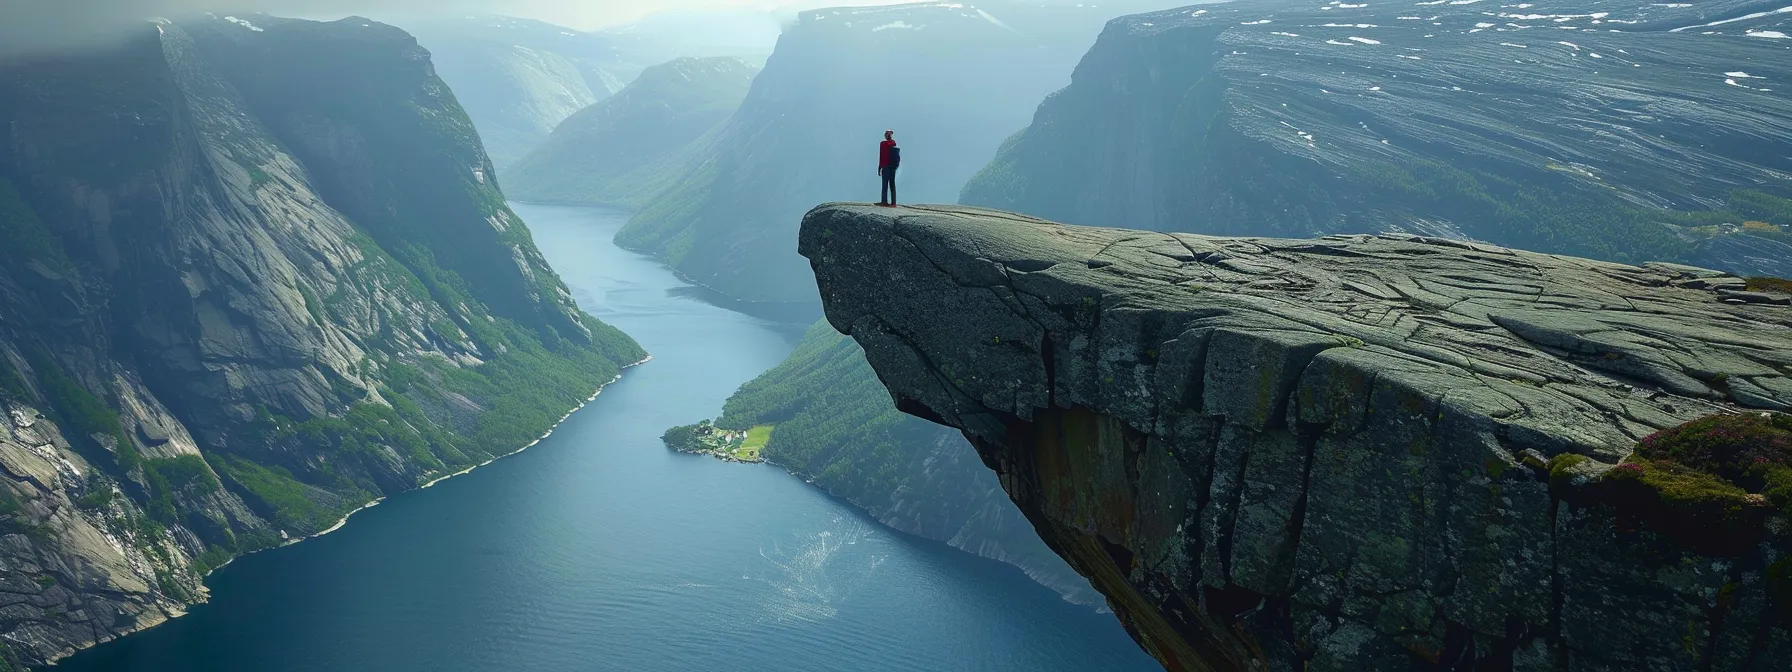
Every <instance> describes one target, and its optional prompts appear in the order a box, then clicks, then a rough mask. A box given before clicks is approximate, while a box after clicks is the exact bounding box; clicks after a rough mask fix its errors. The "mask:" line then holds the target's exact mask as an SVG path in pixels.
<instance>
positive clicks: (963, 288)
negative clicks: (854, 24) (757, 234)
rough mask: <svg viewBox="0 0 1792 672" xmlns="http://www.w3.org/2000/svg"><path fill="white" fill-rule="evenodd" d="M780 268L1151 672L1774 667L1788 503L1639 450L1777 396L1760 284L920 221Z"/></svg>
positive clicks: (857, 222) (1785, 398) (824, 218)
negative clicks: (995, 486) (1082, 581)
mask: <svg viewBox="0 0 1792 672" xmlns="http://www.w3.org/2000/svg"><path fill="white" fill-rule="evenodd" d="M801 252H802V254H803V255H804V256H806V257H808V258H809V259H810V261H811V263H812V265H813V268H814V270H815V274H816V278H817V280H818V281H819V284H820V289H821V294H822V299H823V303H824V305H825V307H826V309H827V314H828V320H829V321H830V323H831V324H832V325H833V326H834V327H835V328H836V329H838V330H840V331H842V332H845V333H848V334H850V335H851V336H852V337H853V338H854V339H855V340H856V341H858V342H859V343H860V344H861V345H862V346H863V347H864V350H865V354H866V358H867V359H868V360H869V362H870V364H871V366H872V368H873V369H875V370H876V371H877V374H878V376H879V378H880V379H881V380H882V381H883V382H884V384H885V385H886V386H887V387H888V388H889V390H890V392H891V393H892V395H893V396H895V398H896V399H897V403H898V407H899V408H901V409H903V410H905V411H907V412H909V413H912V414H915V415H919V416H921V417H924V418H928V419H930V420H933V421H935V422H938V423H941V424H945V425H948V426H952V427H956V428H958V429H960V430H962V431H963V433H964V434H965V436H966V437H967V438H969V439H970V440H971V442H972V444H973V445H975V446H976V447H977V449H978V451H979V453H980V454H981V455H982V457H983V459H984V461H985V463H986V464H988V465H989V466H990V467H991V468H992V469H994V470H995V471H996V473H997V474H998V475H999V476H1000V478H1001V482H1002V485H1003V487H1004V488H1005V489H1006V490H1007V491H1008V493H1009V494H1010V496H1012V497H1013V499H1014V500H1015V502H1016V503H1017V504H1018V505H1019V506H1020V508H1021V510H1022V511H1023V512H1024V513H1025V514H1026V515H1027V517H1028V518H1029V519H1030V520H1032V522H1033V523H1034V525H1035V526H1036V527H1037V529H1038V530H1039V532H1040V534H1041V536H1042V537H1043V538H1044V539H1045V541H1046V542H1047V543H1048V544H1050V545H1051V546H1052V547H1053V549H1054V550H1056V551H1057V552H1058V553H1059V554H1060V555H1062V556H1064V557H1065V559H1066V560H1068V561H1069V562H1070V564H1071V565H1072V566H1073V567H1075V568H1076V569H1077V570H1078V571H1079V572H1081V573H1083V574H1084V575H1085V576H1088V577H1089V578H1090V579H1091V580H1092V581H1093V582H1094V584H1095V585H1096V587H1097V588H1098V589H1100V590H1101V591H1102V592H1104V593H1105V594H1106V595H1107V596H1108V599H1109V602H1110V604H1111V605H1112V606H1113V607H1114V609H1115V611H1116V612H1117V613H1118V614H1119V615H1120V617H1121V619H1122V620H1123V622H1124V623H1125V624H1126V625H1127V627H1128V628H1129V629H1130V630H1131V632H1132V633H1133V634H1134V636H1135V638H1137V639H1138V641H1139V642H1140V644H1141V645H1142V646H1144V647H1145V648H1146V649H1147V650H1149V651H1151V652H1152V653H1153V654H1154V655H1156V656H1157V657H1158V658H1159V660H1161V661H1163V662H1164V663H1165V665H1166V666H1167V667H1169V668H1171V669H1177V670H1203V669H1213V670H1232V669H1315V670H1384V669H1386V670H1394V669H1400V670H1404V669H1429V668H1436V669H1446V668H1447V669H1478V668H1476V666H1487V667H1491V668H1493V669H1500V668H1515V669H1534V670H1549V669H1558V670H1566V669H1576V670H1634V669H1663V670H1693V669H1726V670H1731V669H1734V670H1744V669H1750V670H1753V669H1758V670H1767V669H1777V668H1778V667H1780V666H1782V665H1783V662H1784V661H1785V660H1787V659H1788V656H1792V634H1789V632H1788V625H1789V624H1788V621H1787V620H1786V617H1787V614H1789V613H1792V611H1789V609H1792V602H1788V600H1789V599H1792V598H1788V595H1789V594H1792V593H1788V592H1787V591H1788V586H1792V584H1789V583H1787V582H1788V580H1789V579H1788V577H1789V576H1792V574H1788V569H1787V568H1788V567H1792V564H1789V562H1788V557H1789V556H1788V552H1789V551H1792V541H1789V540H1788V538H1787V534H1786V529H1787V527H1786V526H1787V520H1786V513H1785V511H1786V509H1785V505H1786V503H1787V502H1788V501H1792V499H1789V498H1788V495H1792V493H1788V492H1784V491H1781V490H1778V489H1774V488H1778V487H1780V486H1772V485H1771V483H1770V484H1769V486H1770V487H1769V489H1768V490H1766V491H1762V490H1759V489H1755V490H1746V491H1745V490H1744V489H1742V488H1739V487H1737V486H1733V485H1724V484H1723V483H1722V482H1718V481H1710V480H1709V478H1710V477H1708V476H1704V475H1700V474H1699V473H1696V472H1694V471H1691V470H1690V467H1673V466H1661V463H1658V462H1654V461H1651V460H1653V459H1654V458H1655V457H1657V453H1656V452H1648V453H1647V454H1645V451H1646V450H1647V451H1660V450H1662V449H1661V447H1660V442H1659V441H1655V442H1653V443H1650V444H1649V445H1645V446H1643V447H1642V448H1639V447H1638V442H1639V440H1641V439H1643V438H1644V437H1646V436H1649V435H1651V434H1653V433H1655V432H1657V431H1658V430H1662V429H1664V428H1670V427H1674V426H1677V425H1680V424H1682V423H1686V422H1688V421H1691V420H1694V419H1696V418H1699V417H1702V416H1707V415H1711V414H1722V413H1744V412H1747V413H1758V412H1760V411H1763V410H1780V411H1783V410H1787V409H1788V408H1792V295H1788V294H1783V293H1773V292H1761V291H1752V289H1751V288H1753V289H1763V288H1769V287H1773V286H1775V283H1771V282H1752V283H1751V282H1747V281H1744V280H1743V279H1740V278H1736V277H1732V276H1728V275H1725V274H1722V273H1718V272H1713V271H1705V270H1700V269H1696V268H1691V267H1684V266H1675V265H1666V264H1649V265H1645V266H1643V267H1634V266H1624V265H1618V264H1611V263H1604V262H1595V261H1587V260H1582V259H1575V258H1569V257H1557V256H1548V255H1540V254H1533V253H1528V252H1520V251H1515V250H1509V249H1504V248H1497V247H1491V246H1482V245H1474V244H1468V243H1462V242H1457V241H1450V240H1444V239H1437V238H1425V237H1411V236H1367V235H1359V236H1332V237H1327V238H1321V239H1317V240H1276V239H1244V238H1214V237H1206V236H1198V235H1192V234H1166V233H1151V232H1143V231H1128V230H1116V229H1094V228H1079V227H1071V226H1064V225H1059V224H1053V223H1049V222H1044V221H1040V220H1035V219H1031V218H1027V217H1023V216H1018V215H1010V214H1006V213H1001V212H996V211H987V210H976V209H951V208H910V209H904V210H896V211H891V210H886V209H879V208H870V207H863V206H845V205H833V206H823V207H821V208H818V209H816V210H814V211H812V212H811V213H810V214H809V215H808V216H807V217H806V219H805V220H804V222H803V227H802V234H801ZM1738 422H1744V423H1747V422H1757V420H1748V419H1747V418H1746V417H1743V418H1741V419H1740V420H1738ZM1758 422H1761V423H1765V422H1767V421H1766V420H1758ZM1774 422H1775V423H1776V424H1778V425H1782V426H1792V423H1787V422H1782V421H1774ZM1781 431H1783V430H1781ZM1651 446H1654V447H1653V448H1651ZM1781 448H1782V450H1784V449H1785V446H1784V445H1782V446H1781ZM1788 457H1792V455H1784V454H1781V455H1777V456H1775V455H1773V454H1771V453H1764V454H1763V456H1762V457H1759V458H1758V460H1757V462H1756V463H1755V467H1759V468H1763V469H1766V468H1768V467H1774V468H1780V467H1783V466H1784V464H1785V462H1786V459H1787V458H1788ZM1644 458H1648V459H1644ZM1620 463H1624V465H1623V466H1618V465H1619V464H1620ZM1689 464H1690V463H1689ZM1775 465H1778V466H1775ZM1658 469H1659V470H1666V471H1662V472H1660V473H1657V471H1656V470H1658ZM1669 472H1671V473H1672V476H1671V477H1662V476H1661V474H1663V473H1669ZM1638 474H1642V475H1643V476H1642V477H1638ZM1775 478H1778V477H1775ZM1700 479H1707V480H1700ZM1694 483H1715V485H1712V486H1711V487H1709V488H1703V489H1702V488H1701V486H1694V485H1689V484H1694ZM1750 487H1753V488H1759V487H1760V486H1759V484H1755V485H1752V486H1750ZM1726 488H1727V489H1726ZM1763 492H1764V493H1765V494H1762V493H1763Z"/></svg>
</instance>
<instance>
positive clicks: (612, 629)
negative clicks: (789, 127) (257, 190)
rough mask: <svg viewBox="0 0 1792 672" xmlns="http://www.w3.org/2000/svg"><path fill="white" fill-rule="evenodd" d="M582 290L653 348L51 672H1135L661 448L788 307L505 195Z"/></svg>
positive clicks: (908, 556)
mask: <svg viewBox="0 0 1792 672" xmlns="http://www.w3.org/2000/svg"><path fill="white" fill-rule="evenodd" d="M516 209H517V211H518V212H519V213H520V214H521V215H523V217H524V219H525V220H526V221H527V222H528V223H529V225H530V227H531V229H533V231H534V234H535V240H536V243H537V244H538V245H539V246H540V247H541V249H542V251H543V253H545V254H546V255H547V257H548V260H549V261H550V262H551V263H552V264H553V266H554V268H556V269H557V270H558V271H559V272H560V274H561V276H562V278H564V279H565V281H566V282H567V284H568V285H570V286H571V287H572V288H573V289H574V293H575V295H576V296H577V297H578V300H579V303H580V304H581V305H583V306H584V307H585V308H586V309H587V310H588V311H590V312H591V313H593V314H595V315H597V316H598V317H599V318H601V319H603V320H605V321H607V322H609V323H610V324H613V325H616V326H617V327H620V328H621V329H623V330H624V331H627V332H628V333H629V334H630V335H632V336H634V337H635V338H636V339H637V340H639V341H640V342H641V344H642V345H643V346H644V347H646V348H647V349H648V351H650V352H651V353H653V356H654V359H653V361H651V362H649V363H647V364H644V365H641V366H638V367H635V368H633V369H630V370H629V371H628V373H627V374H626V375H625V376H624V377H623V379H622V381H621V382H618V383H616V384H614V385H612V386H610V387H609V388H607V389H605V390H604V392H603V394H602V395H601V396H600V397H599V398H598V400H597V401H595V402H593V403H591V404H590V405H588V406H587V407H586V408H585V409H584V410H582V411H580V412H578V413H576V414H574V415H573V416H572V417H571V418H570V419H568V420H567V421H566V422H565V423H564V424H563V425H562V426H561V427H560V428H559V429H558V430H557V431H555V432H554V434H553V436H551V437H549V438H548V439H547V440H545V441H542V442H541V443H540V444H539V445H537V446H536V447H534V448H532V449H530V450H528V451H525V452H523V453H521V454H518V455H515V456H513V457H510V458H506V459H503V460H499V461H498V462H496V463H493V464H491V465H490V466H487V467H485V468H482V469H479V470H477V471H475V472H473V473H471V474H468V475H465V476H461V477H458V478H453V479H450V480H447V481H443V482H441V483H439V484H437V485H436V486H434V487H432V488H429V489H426V490H422V491H417V492H411V493H406V494H402V495H399V496H396V497H393V498H391V499H389V500H387V501H386V502H385V503H383V504H381V505H379V506H376V507H374V508H372V509H368V510H366V511H364V512H362V513H360V514H357V515H355V516H354V518H353V519H352V520H351V521H350V522H349V524H348V525H347V526H346V527H344V528H343V529H341V530H339V531H337V532H335V533H332V534H329V535H327V536H324V537H322V538H319V539H313V540H310V541H306V542H304V543H301V544H297V545H294V546H290V547H286V548H282V549H278V550H275V551H270V552H266V553H261V554H257V555H254V556H250V557H247V558H244V559H241V560H238V561H237V562H235V563H232V564H231V565H229V566H227V567H225V568H224V569H222V570H219V571H218V572H216V573H214V574H213V575H212V576H211V578H210V579H209V580H208V581H207V583H208V585H210V586H211V589H212V598H211V601H210V602H209V603H207V604H203V605H199V606H197V607H194V608H193V610H192V613H191V614H189V615H187V616H185V617H182V618H179V619H176V620H174V621H172V622H170V623H168V624H165V625H162V626H159V627H157V628H154V629H151V630H149V631H146V632H143V633H139V634H136V635H132V636H130V637H126V638H123V639H121V640H119V641H116V642H112V643H108V644H104V645H101V646H99V647H95V648H94V649H91V650H89V651H86V652H83V653H81V654H79V655H77V656H75V657H74V658H71V659H69V660H67V661H64V662H63V663H62V664H61V665H59V666H58V667H57V669H58V670H79V671H82V672H87V671H95V672H97V671H106V672H127V671H128V672H135V671H139V670H154V671H157V672H163V671H188V670H190V671H194V672H210V671H230V672H241V671H251V670H253V671H266V672H286V671H295V672H296V671H300V670H304V671H313V670H367V671H379V672H413V671H414V672H457V671H463V670H464V671H490V670H529V671H543V672H547V671H557V670H630V671H641V672H659V671H673V670H742V671H749V670H1028V671H1037V670H1158V669H1161V668H1159V667H1158V666H1157V665H1156V663H1155V662H1154V661H1152V660H1151V659H1150V658H1149V657H1147V656H1145V655H1144V654H1143V653H1141V652H1140V651H1139V650H1138V648H1137V647H1136V646H1135V645H1134V644H1133V642H1132V640H1131V639H1129V638H1128V637H1127V636H1126V633H1125V632H1123V631H1122V630H1121V628H1120V626H1119V625H1118V623H1117V622H1115V620H1114V618H1113V616H1112V615H1108V614H1101V613H1097V612H1096V611H1095V610H1094V609H1091V608H1089V607H1083V606H1077V605H1074V604H1070V603H1067V602H1064V601H1063V600H1062V599H1060V598H1059V597H1058V596H1057V595H1056V594H1055V593H1053V592H1052V591H1050V590H1047V589H1045V588H1043V587H1041V586H1039V585H1037V584H1035V583H1033V582H1032V581H1030V580H1028V579H1027V578H1026V577H1025V576H1024V575H1022V574H1021V573H1020V572H1019V571H1018V570H1015V569H1014V568H1012V567H1009V566H1007V565H1002V564H998V563H995V562H992V561H988V560H984V559H980V558H976V557H972V556H970V555H967V554H964V553H961V552H959V551H956V550H953V549H950V548H948V547H946V546H944V545H943V544H939V543H935V542H931V541H926V540H922V539H917V538H914V537H910V536H907V535H903V534H900V533H897V532H894V531H891V530H889V529H887V528H884V527H882V526H880V525H878V524H877V523H876V522H874V521H872V520H870V519H868V518H866V517H865V516H863V515H861V514H860V513H858V512H857V511H855V510H854V509H852V508H850V507H849V506H847V505H845V504H844V503H842V502H839V501H836V500H834V499H832V498H830V497H828V496H827V495H825V494H823V493H821V492H820V491H818V490H816V489H814V488H812V487H810V486H808V485H806V484H804V483H803V482H802V481H800V480H798V479H797V478H794V477H792V476H790V475H789V474H788V473H786V472H784V471H783V470H781V469H779V468H777V467H775V466H770V465H742V464H729V463H724V462H720V461H717V460H714V459H710V458H707V457H699V456H691V455H683V454H677V453H672V452H669V451H667V450H666V449H665V448H664V446H663V445H662V444H661V443H660V441H659V435H660V433H661V432H662V431H664V430H665V428H667V427H669V426H671V425H674V424H685V423H691V422H695V421H697V420H699V419H702V418H706V417H712V416H714V415H716V414H717V412H718V411H719V410H720V409H721V406H722V401H723V400H724V399H726V398H727V396H728V395H729V394H730V393H731V392H733V391H734V389H735V388H736V387H737V386H739V385H740V384H741V383H743V382H745V381H747V380H748V379H750V378H752V377H753V376H755V375H758V374H759V373H760V372H763V371H765V370H766V369H768V368H770V367H772V366H773V365H775V364H777V363H778V362H779V361H780V360H782V359H783V358H784V356H785V355H787V354H788V353H789V352H790V350H791V348H792V347H793V345H794V341H795V338H796V336H797V335H798V334H799V333H800V331H801V328H802V327H803V326H804V325H801V324H780V323H775V322H768V321H765V320H761V319H758V318H753V317H748V316H746V315H744V314H741V313H738V312H733V311H729V310H724V309H722V308H717V307H715V306H713V305H710V304H707V303H703V302H701V301H699V300H697V299H695V298H692V296H693V293H692V292H690V291H689V288H688V287H687V286H686V285H685V283H682V282H680V281H679V280H678V279H677V278H676V277H674V276H673V274H672V273H671V272H669V271H668V270H666V269H665V268H664V267H663V266H660V265H659V264H657V263H655V262H653V261H652V260H650V259H647V258H644V257H641V256H639V255H636V254H633V253H630V252H627V251H624V250H621V249H618V248H617V247H615V246H614V245H613V244H612V243H611V242H610V238H611V236H612V235H614V234H615V232H616V230H617V228H618V227H619V226H620V225H621V223H622V222H623V221H624V219H625V217H624V216H623V215H622V214H620V213H615V212H611V211H605V210H597V209H590V208H567V207H547V206H530V205H517V206H516Z"/></svg>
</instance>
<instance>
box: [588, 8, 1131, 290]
mask: <svg viewBox="0 0 1792 672" xmlns="http://www.w3.org/2000/svg"><path fill="white" fill-rule="evenodd" d="M1111 11H1113V10H1107V9H1100V8H1094V7H1071V6H1046V7H1040V6H1032V5H1027V4H1024V3H1009V2H995V3H977V4H976V5H975V6H972V5H965V4H953V3H932V4H913V5H894V6H888V7H870V8H845V9H827V10H817V11H813V12H805V13H804V14H803V15H802V16H801V17H800V18H799V19H798V21H797V22H796V23H795V25H792V26H790V27H789V28H787V29H786V30H785V32H784V35H783V37H781V38H780V39H779V40H778V47H777V50H776V51H775V52H774V53H773V54H772V56H771V58H770V59H769V60H768V61H767V63H766V67H765V70H764V71H763V72H762V73H760V75H759V76H758V77H757V78H756V79H755V80H754V82H753V87H752V90H751V91H750V92H749V93H748V94H747V97H746V99H745V101H744V102H743V103H742V104H741V107H740V110H739V111H738V112H736V113H735V114H734V115H733V116H732V117H731V118H730V119H729V120H728V121H727V123H725V124H723V126H722V127H721V128H720V129H718V130H717V132H716V133H715V134H713V135H712V136H711V138H710V140H709V143H708V146H707V147H705V148H703V149H701V150H700V156H699V157H698V159H699V160H698V161H697V162H696V163H694V164H693V165H692V167H691V169H690V170H689V172H688V173H686V174H685V175H683V176H682V177H680V178H678V179H677V180H676V183H675V184H674V185H673V186H672V187H671V188H669V189H667V190H666V191H664V192H663V193H661V194H660V195H659V196H658V197H656V198H655V199H653V200H652V201H651V202H649V203H648V204H646V205H645V206H644V207H643V208H642V209H641V210H640V211H639V212H638V213H637V214H636V215H635V217H634V218H633V219H632V220H630V222H629V224H628V227H627V228H626V229H624V230H623V231H622V232H621V233H620V234H618V236H617V242H618V243H621V244H623V245H624V246H626V247H629V248H632V249H639V250H643V251H647V252H650V253H652V254H655V255H656V256H658V257H660V258H662V259H664V260H665V261H666V262H667V263H669V264H670V265H672V266H673V267H674V268H676V269H678V270H679V271H680V272H682V273H683V274H685V275H686V276H687V277H690V278H692V279H694V280H696V281H698V282H701V283H703V284H705V285H708V286H710V287H712V288H715V289H716V290H718V291H721V292H723V293H726V294H728V295H730V296H733V297H735V298H739V299H748V300H754V301H813V300H814V296H815V290H814V287H813V286H812V284H811V283H810V282H809V278H808V277H807V274H806V272H805V271H804V267H803V264H802V260H801V259H798V258H797V257H796V256H795V255H794V254H792V252H791V249H792V243H793V242H794V241H795V238H796V231H795V229H794V227H793V222H796V221H797V219H798V218H799V217H800V216H801V215H802V213H803V211H805V210H807V209H808V208H809V207H810V206H812V205H814V204H815V203H816V202H819V201H823V200H831V199H836V198H841V197H843V196H845V195H848V194H854V193H857V194H864V195H865V196H866V197H867V199H868V198H869V197H870V196H871V195H872V194H874V193H875V192H876V189H877V184H878V183H877V175H876V168H877V161H876V159H877V154H876V151H877V143H878V141H879V140H881V135H882V133H883V131H884V130H885V129H892V128H893V129H894V130H895V131H896V133H897V135H896V139H897V141H898V142H900V143H901V144H902V146H903V147H904V152H905V153H904V154H903V168H902V171H901V173H900V174H899V175H898V178H897V181H898V184H899V189H900V195H901V198H902V199H904V200H905V202H939V201H951V200H954V199H955V198H956V197H957V194H958V191H959V189H960V188H961V187H962V186H963V185H964V181H965V180H966V179H967V178H969V177H970V175H971V174H972V173H973V172H975V171H976V170H977V169H978V168H979V167H981V166H982V165H984V164H985V163H987V162H988V161H989V158H990V156H992V155H993V154H994V152H995V149H996V145H997V144H998V143H1000V142H1001V139H1002V138H1004V137H1006V136H1008V135H1009V134H1011V133H1013V132H1014V131H1015V130H1017V129H1019V128H1021V127H1022V126H1024V125H1025V124H1026V122H1027V118H1028V114H1030V112H1031V110H1032V107H1033V105H1034V104H1036V103H1037V101H1038V100H1039V99H1040V98H1041V97H1043V96H1045V94H1047V93H1048V92H1050V91H1052V90H1054V89H1056V88H1058V87H1060V86H1063V84H1064V81H1065V76H1066V75H1067V74H1068V73H1069V72H1070V69H1071V67H1072V65H1074V64H1075V62H1076V59H1077V57H1078V56H1080V55H1081V53H1082V52H1083V50H1085V49H1087V48H1088V45H1089V43H1090V42H1091V41H1092V40H1093V39H1094V36H1095V33H1096V31H1097V30H1098V29H1099V27H1100V24H1101V22H1102V21H1104V20H1105V19H1106V18H1108V17H1110V16H1112V15H1113V14H1111V13H1110V12H1111ZM866 168H870V169H872V170H866Z"/></svg>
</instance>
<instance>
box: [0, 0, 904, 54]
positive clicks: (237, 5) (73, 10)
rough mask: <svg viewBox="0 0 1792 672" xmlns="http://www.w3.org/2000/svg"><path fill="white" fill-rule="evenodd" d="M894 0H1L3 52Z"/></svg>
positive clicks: (889, 0)
mask: <svg viewBox="0 0 1792 672" xmlns="http://www.w3.org/2000/svg"><path fill="white" fill-rule="evenodd" d="M895 1H896V0H838V1H834V2H830V1H828V0H0V51H16V50H19V49H40V48H44V47H46V46H55V45H58V44H68V43H71V42H85V41H92V40H94V39H99V38H100V37H101V36H104V35H106V34H110V33H113V32H116V30H117V28H118V26H120V25H128V24H129V23H130V22H133V21H136V20H141V19H145V18H150V17H157V16H178V15H181V14H188V13H193V12H205V11H216V12H240V13H249V12H267V13H269V14H277V15H283V16H305V17H312V18H339V17H342V16H346V15H349V14H364V15H370V16H393V15H399V14H408V13H416V12H428V13H468V12H489V13H494V14H507V15H510V16H523V17H528V18H534V19H541V20H544V21H549V22H553V23H558V24H561V25H566V26H572V27H574V28H581V29H591V28H598V27H602V26H606V25H614V24H619V23H626V22H629V21H632V20H635V19H638V18H641V17H642V16H645V15H647V14H651V13H655V12H662V11H686V10H713V9H750V10H767V11H771V10H783V9H796V8H808V7H818V6H827V5H849V4H893V2H895Z"/></svg>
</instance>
